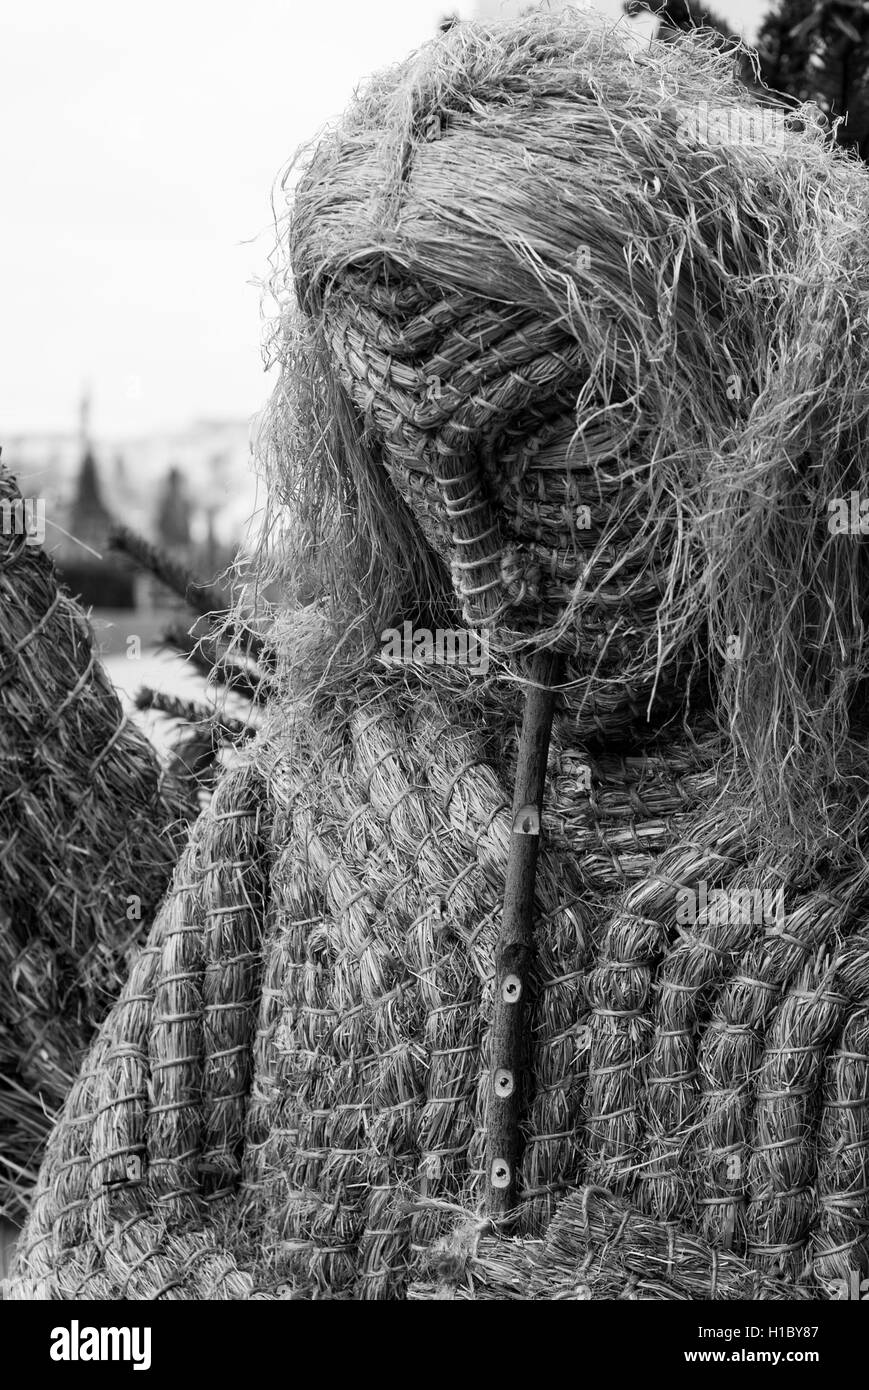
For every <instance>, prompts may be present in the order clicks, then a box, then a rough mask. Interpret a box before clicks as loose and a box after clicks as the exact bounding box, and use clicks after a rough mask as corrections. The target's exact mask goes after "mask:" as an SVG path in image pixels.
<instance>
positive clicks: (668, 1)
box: [622, 0, 733, 40]
mask: <svg viewBox="0 0 869 1390" xmlns="http://www.w3.org/2000/svg"><path fill="white" fill-rule="evenodd" d="M622 9H623V10H624V12H625V14H626V15H628V16H630V18H632V19H633V18H634V17H635V16H636V15H638V14H642V13H643V11H647V12H648V13H649V14H653V15H657V17H658V21H659V28H658V37H659V38H661V39H664V40H666V38H667V32H666V31H667V30H668V29H681V30H687V29H703V28H705V29H714V30H715V31H716V32H717V33H719V34H721V35H722V37H723V38H726V39H732V38H733V30H732V28H731V27H730V25H729V24H728V23H727V21H726V20H724V19H722V18H721V17H720V16H719V15H717V14H715V12H714V11H713V10H710V9H707V7H706V6H705V5H701V4H698V3H696V0H691V3H690V4H688V0H624V3H623V4H622Z"/></svg>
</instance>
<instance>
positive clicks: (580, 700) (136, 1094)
mask: <svg viewBox="0 0 869 1390" xmlns="http://www.w3.org/2000/svg"><path fill="white" fill-rule="evenodd" d="M867 226H869V174H867V171H866V169H865V168H863V167H862V166H861V165H859V164H858V163H857V162H856V160H853V159H852V158H850V157H849V156H847V155H846V154H844V153H843V152H842V151H841V150H836V149H834V148H832V142H831V140H830V133H829V131H828V130H825V128H824V127H823V125H822V124H821V123H820V122H819V121H818V120H817V118H816V115H815V113H814V112H813V111H812V110H810V109H808V108H795V109H794V110H792V111H790V112H785V111H784V110H783V109H781V108H779V107H776V106H775V105H774V104H773V103H770V104H769V105H768V106H767V107H765V108H761V107H760V106H757V105H753V104H752V102H751V99H750V98H749V97H748V96H747V94H746V91H745V89H744V88H743V87H741V86H740V85H739V83H738V82H737V81H736V79H735V78H734V76H733V59H732V56H728V55H727V54H722V53H720V52H718V51H717V50H716V48H715V46H714V45H706V44H704V42H703V41H702V39H693V38H682V39H677V40H676V41H674V42H668V43H666V44H660V45H656V44H653V45H652V46H651V48H650V49H649V50H648V51H647V52H642V53H638V52H636V51H631V50H628V49H627V48H625V47H623V45H622V43H621V41H620V40H619V37H618V34H617V33H615V32H614V31H613V29H612V27H611V26H609V25H607V24H605V23H604V22H603V21H600V20H597V19H594V18H590V17H589V16H588V15H586V14H579V13H577V12H575V11H568V12H565V14H564V15H562V16H558V17H553V16H551V15H544V16H534V17H530V18H525V19H522V20H519V21H516V22H515V23H512V24H498V23H493V24H464V23H459V24H456V25H454V26H452V27H451V28H450V29H449V31H448V32H446V33H444V34H443V35H441V36H440V37H439V38H438V39H436V40H435V41H433V42H432V43H431V44H429V45H427V46H426V47H425V48H423V49H422V50H421V51H420V52H418V53H417V54H415V55H413V56H412V57H411V58H410V59H409V60H408V61H407V62H406V63H404V64H402V65H400V66H399V67H397V68H395V69H394V70H392V71H389V72H387V73H385V74H383V75H381V76H379V77H377V78H375V79H373V80H372V81H371V82H370V83H369V84H368V85H367V86H366V87H365V88H364V89H363V91H362V92H361V94H360V95H359V96H358V97H357V98H356V99H355V100H354V102H353V104H352V106H351V107H350V109H349V111H348V112H347V114H346V115H345V117H344V119H343V120H342V121H341V122H340V124H338V125H337V126H336V127H335V128H334V129H333V130H330V131H329V132H327V133H326V134H325V135H323V136H322V137H321V138H320V139H319V140H318V141H317V142H316V144H315V145H314V146H313V147H312V148H311V150H309V151H308V152H307V154H306V156H305V159H304V165H303V168H302V170H301V173H300V176H299V179H298V183H297V186H296V187H295V190H294V193H293V197H292V206H291V210H290V211H289V213H288V217H287V220H286V223H285V224H283V225H282V234H281V240H280V245H279V248H278V253H277V256H276V259H275V264H274V282H273V283H274V290H275V293H276V295H277V297H278V300H279V303H280V306H281V313H280V317H279V322H278V325H277V330H276V337H275V342H276V347H277V350H278V352H279V355H280V359H281V363H282V375H281V381H280V385H279V387H278V390H277V392H276V395H275V398H274V403H273V407H272V411H271V416H270V426H269V429H268V431H267V433H266V435H265V437H264V441H263V450H262V452H263V456H264V459H265V464H266V467H267V469H268V473H269V477H270V484H271V501H272V510H273V525H272V526H271V527H270V528H269V530H268V535H267V538H266V540H265V541H264V545H263V554H262V557H261V565H260V572H261V577H262V580H263V582H266V581H268V582H274V581H275V580H280V581H281V582H282V584H283V592H284V594H285V599H284V602H283V604H282V605H281V606H280V608H279V610H278V611H276V612H275V615H274V622H273V628H272V634H271V638H270V640H271V642H272V644H273V647H274V650H275V651H276V653H277V662H276V671H275V676H274V683H273V693H272V697H271V700H270V703H269V704H268V706H267V707H266V710H265V714H264V726H263V727H262V729H261V730H260V732H259V734H258V735H257V737H256V738H255V739H254V740H251V741H249V742H248V743H246V744H245V747H244V750H243V753H242V755H241V757H240V759H239V761H238V763H237V765H236V766H234V767H233V768H231V769H230V770H228V771H227V772H226V773H225V774H224V775H223V777H222V779H221V780H220V781H219V783H218V785H217V787H216V789H215V792H214V796H213V799H212V801H211V804H210V806H209V807H208V809H207V810H205V811H204V812H203V813H202V815H201V816H200V818H199V819H198V821H197V823H196V825H195V827H194V829H193V831H192V833H191V836H190V839H189V842H188V844H187V846H186V848H185V849H184V852H183V854H182V855H181V858H180V860H179V863H178V866H177V869H176V873H175V877H174V881H173V884H172V887H171V889H170V891H169V893H168V895H167V896H166V898H165V900H164V902H163V904H162V906H161V907H160V909H159V911H158V912H157V914H156V916H155V918H154V922H153V926H152V928H151V930H150V934H149V936H148V939H147V942H146V944H145V946H144V947H143V949H142V950H141V951H140V952H139V953H138V955H137V956H136V958H135V960H134V961H133V964H132V966H131V969H130V973H129V976H128V979H127V982H126V984H125V985H124V987H123V989H122V990H121V992H120V995H119V997H118V999H117V1002H116V1004H115V1006H114V1008H113V1009H112V1011H111V1013H110V1014H109V1016H108V1018H107V1019H106V1021H105V1023H104V1024H103V1025H102V1027H101V1029H100V1031H99V1034H98V1037H97V1039H96V1041H95V1043H94V1045H93V1047H92V1049H91V1052H90V1054H89V1056H88V1058H87V1059H86V1061H85V1062H84V1064H83V1065H82V1068H81V1070H80V1073H79V1075H78V1078H77V1080H76V1081H75V1084H74V1085H73V1087H72V1090H71V1092H70V1094H69V1097H68V1099H67V1102H66V1106H65V1108H64V1111H63V1115H62V1117H61V1119H60V1120H59V1122H58V1124H57V1126H56V1128H55V1130H54V1132H53V1135H52V1137H51V1140H50V1142H49V1145H48V1149H47V1153H46V1157H45V1159H44V1162H43V1165H42V1170H41V1173H40V1178H39V1183H38V1187H37V1191H36V1194H35V1197H34V1200H33V1205H32V1209H31V1215H30V1218H29V1223H28V1225H27V1228H26V1230H25V1232H24V1233H23V1236H22V1240H21V1242H20V1248H19V1252H18V1264H17V1270H16V1272H15V1273H14V1275H13V1278H12V1280H11V1283H10V1286H9V1292H10V1294H11V1295H12V1296H17V1297H33V1296H37V1297H53V1298H120V1297H126V1298H153V1297H164V1298H247V1297H263V1298H309V1297H332V1298H357V1299H384V1298H404V1297H410V1298H429V1297H437V1298H443V1297H460V1298H461V1297H467V1298H471V1297H480V1298H505V1299H508V1298H514V1297H518V1298H540V1299H549V1298H552V1299H556V1298H564V1297H567V1298H592V1299H596V1298H612V1297H621V1296H627V1297H635V1298H744V1297H750V1298H759V1299H760V1298H804V1297H828V1296H832V1294H833V1291H834V1290H835V1287H836V1285H835V1282H834V1281H836V1280H838V1279H840V1278H841V1277H847V1273H848V1271H849V1270H853V1269H859V1270H860V1271H862V1272H863V1273H866V1272H867V1257H869V1249H867V1245H869V1089H867V1077H869V936H867V933H866V929H865V915H866V908H867V905H869V869H867V863H866V857H865V853H864V848H863V846H864V843H865V832H866V815H865V809H864V808H865V805H866V791H867V786H866V769H867V767H869V759H867V752H869V749H867V730H866V727H865V722H863V713H862V712H863V709H864V707H865V688H866V686H865V683H866V676H867V669H869V641H867V631H869V629H867V623H866V619H867V614H866V608H867V603H869V599H867V595H869V574H867V560H866V556H867V551H866V546H865V542H864V541H863V539H862V536H861V526H860V518H861V516H862V512H861V510H860V500H859V494H860V488H861V484H865V477H864V472H863V470H864V468H865V460H866V458H867V457H869V256H867V241H866V238H867V233H866V228H867ZM855 518H856V521H855ZM303 594H304V596H305V598H306V600H307V601H306V602H304V603H303V602H301V601H300V596H301V595H303ZM397 634H398V636H397ZM408 634H409V635H410V640H409V643H408V642H405V643H404V645H403V646H402V645H401V642H404V639H405V638H407V637H408ZM469 634H470V637H469ZM399 636H400V637H401V642H398V637H399ZM448 638H449V639H450V640H451V641H452V642H453V646H452V648H451V649H449V648H448V644H447V639H448ZM460 638H461V639H462V640H463V641H464V645H462V642H461V641H460V640H459V639H460ZM465 639H467V640H465ZM471 639H473V640H471ZM397 642H398V646H396V643H397ZM408 646H410V648H411V651H410V657H411V658H413V653H416V656H415V658H414V659H407V658H408ZM481 651H482V653H483V655H484V657H485V659H484V660H483V659H480V660H476V659H475V660H474V661H473V662H472V661H471V660H470V654H471V653H476V654H477V655H479V653H480V652H481ZM457 652H458V653H459V656H460V657H461V658H462V659H457V658H456V653H457ZM397 653H398V655H397ZM544 677H545V678H544ZM535 710H536V711H537V715H534V714H533V712H534V711H535ZM523 711H524V712H523ZM529 711H531V712H532V713H531V714H529ZM548 713H551V714H552V732H551V743H550V747H549V753H548V764H547V765H546V768H545V770H546V779H545V785H541V786H540V787H539V788H537V789H535V787H534V766H533V758H531V755H530V754H529V752H528V749H529V747H531V748H532V752H533V753H535V755H536V756H537V757H538V759H539V758H540V757H541V756H542V752H543V751H544V750H545V747H546V738H545V736H543V735H542V734H540V732H539V730H540V728H541V727H542V723H543V722H545V720H546V719H548ZM532 716H533V717H532ZM538 716H539V719H540V721H541V723H540V724H539V725H537V724H535V719H536V718H537V717H538ZM523 721H524V722H523ZM520 727H521V728H522V731H523V732H522V735H521V737H520V732H519V731H520ZM535 730H536V731H537V734H536V735H535ZM529 732H530V734H531V735H535V737H536V743H535V741H534V738H533V737H532V738H530V739H528V740H527V739H526V734H528V733H529ZM537 735H539V736H537ZM532 745H533V747H532ZM529 758H530V761H529ZM541 778H542V773H541ZM529 789H530V790H529ZM520 792H521V796H520V795H519V793H520ZM538 792H539V793H540V795H538ZM517 801H518V802H519V812H518V814H517ZM541 804H542V824H541V825H540V826H538V825H537V820H536V817H537V816H538V814H539V812H540V806H541ZM538 830H539V832H540V833H537V832H538ZM527 836H531V837H533V838H534V840H535V846H534V855H531V854H530V853H526V856H525V859H524V860H523V861H522V863H523V864H524V868H523V875H524V876H522V875H520V879H521V883H520V884H519V886H520V888H521V890H522V892H524V893H525V894H526V898H527V894H528V891H529V885H530V886H531V889H533V896H532V897H531V898H530V902H531V905H532V906H533V920H532V921H531V923H530V928H529V931H530V935H529V934H526V936H524V937H521V936H518V935H517V936H509V933H508V936H509V940H507V941H506V944H505V938H504V935H503V933H504V930H505V923H506V919H507V915H508V908H509V912H510V914H511V917H510V921H511V923H512V926H511V931H512V930H513V927H515V925H516V922H517V921H519V920H520V918H521V916H522V914H521V912H520V913H519V914H518V917H517V915H516V901H518V899H514V898H512V897H511V891H512V889H511V884H513V887H515V886H516V883H515V882H514V880H513V878H511V875H512V874H513V872H514V870H513V868H511V865H514V864H515V863H516V862H518V860H517V859H516V854H517V851H516V848H515V846H516V844H517V843H518V841H519V839H520V838H522V837H527ZM535 856H536V863H535ZM516 882H519V879H517V880H516ZM520 925H521V923H520ZM525 925H526V927H527V926H528V923H527V922H526V923H525ZM507 947H509V948H510V950H512V951H513V952H514V955H513V957H511V959H513V960H514V961H515V963H516V969H515V970H513V971H512V972H511V973H510V974H509V975H507V974H504V973H503V971H502V966H503V961H504V959H505V950H506V949H507ZM523 972H524V973H523ZM511 981H512V982H511ZM517 982H518V985H519V986H521V990H519V989H517ZM511 989H513V991H514V995H515V994H517V993H521V994H522V997H523V999H524V1003H523V1008H524V1013H523V1014H522V1015H521V1017H522V1019H523V1020H524V1021H523V1024H522V1028H521V1030H520V1031H519V1033H518V1034H517V1033H516V1032H515V1030H514V1032H513V1033H509V1030H508V1029H507V1028H506V1025H505V1023H504V1019H505V1017H506V1014H505V1009H506V1007H507V1001H508V996H509V993H510V990H511ZM513 1016H514V1015H510V1017H513ZM515 1016H516V1017H518V1016H519V1015H515ZM508 1033H509V1036H508ZM517 1038H518V1042H517ZM507 1042H509V1043H510V1046H511V1047H512V1048H513V1052H512V1053H511V1056H512V1057H513V1059H514V1061H513V1062H511V1064H510V1066H507V1067H504V1066H503V1065H502V1060H501V1051H500V1049H501V1048H502V1046H506V1043H507ZM502 1086H503V1095H502V1094H501V1092H500V1091H499V1087H502ZM508 1093H509V1096H508ZM507 1099H509V1101H510V1107H511V1108H510V1109H509V1114H510V1115H511V1116H512V1117H513V1118H512V1120H511V1122H510V1125H508V1126H507V1127H506V1128H505V1127H504V1126H503V1125H502V1118H503V1116H504V1115H506V1114H507V1113H508V1111H506V1110H504V1111H502V1110H500V1109H499V1108H498V1107H500V1106H502V1105H503V1104H505V1103H506V1101H507ZM498 1126H501V1129H500V1130H499V1129H498ZM511 1126H512V1128H511ZM502 1132H503V1135H504V1136H507V1137H508V1138H509V1139H510V1143H511V1144H512V1145H513V1147H512V1149H511V1150H510V1152H509V1153H507V1151H506V1150H505V1153H504V1154H503V1155H500V1156H499V1155H497V1154H496V1159H497V1162H496V1164H495V1165H494V1166H493V1164H492V1162H491V1159H492V1134H493V1133H498V1134H500V1133H502ZM505 1142H506V1140H505ZM511 1155H512V1156H511ZM499 1164H500V1167H499V1166H498V1165H499ZM501 1192H506V1193H507V1194H508V1196H509V1201H508V1200H506V1199H505V1198H503V1197H499V1196H498V1195H497V1194H498V1193H501Z"/></svg>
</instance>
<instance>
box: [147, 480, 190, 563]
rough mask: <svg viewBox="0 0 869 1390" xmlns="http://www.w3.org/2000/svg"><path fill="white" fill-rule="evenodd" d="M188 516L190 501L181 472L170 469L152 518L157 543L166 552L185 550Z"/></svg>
mask: <svg viewBox="0 0 869 1390" xmlns="http://www.w3.org/2000/svg"><path fill="white" fill-rule="evenodd" d="M190 516H191V507H190V501H189V498H188V497H187V492H186V489H185V487H184V478H183V476H182V473H181V470H180V469H179V468H170V469H169V472H168V473H167V474H166V480H165V482H164V484H163V488H162V490H161V493H160V497H159V500H158V502H157V512H156V516H155V518H154V526H155V529H156V532H157V540H158V543H159V544H160V545H162V546H163V547H164V548H165V549H166V550H186V549H187V548H188V547H189V545H190Z"/></svg>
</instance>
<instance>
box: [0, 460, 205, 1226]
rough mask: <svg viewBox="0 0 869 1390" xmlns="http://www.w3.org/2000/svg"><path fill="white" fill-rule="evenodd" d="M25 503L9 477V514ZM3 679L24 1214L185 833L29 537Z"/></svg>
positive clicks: (13, 1032)
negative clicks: (53, 1123)
mask: <svg viewBox="0 0 869 1390" xmlns="http://www.w3.org/2000/svg"><path fill="white" fill-rule="evenodd" d="M19 496H20V494H19V492H18V489H17V487H16V486H15V484H14V482H13V481H12V480H11V479H10V478H9V477H8V476H7V475H0V502H9V503H13V504H14V502H15V501H16V500H17V499H18V498H19ZM0 671H2V678H0V843H2V853H0V1074H2V1078H3V1080H2V1083H0V1207H3V1206H5V1207H6V1208H7V1209H8V1210H10V1211H12V1210H14V1208H15V1205H16V1197H17V1191H18V1189H19V1188H21V1189H23V1188H25V1187H26V1182H27V1178H28V1174H31V1175H35V1172H36V1167H37V1166H38V1158H39V1153H40V1148H41V1144H42V1143H43V1142H44V1140H45V1138H46V1136H47V1133H48V1129H49V1125H50V1115H51V1112H52V1111H54V1110H56V1109H57V1108H58V1106H59V1105H60V1103H61V1101H62V1100H63V1098H64V1097H65V1095H66V1093H67V1091H68V1090H69V1087H70V1085H71V1083H72V1080H73V1078H74V1076H75V1074H76V1072H77V1070H78V1067H79V1065H80V1062H81V1059H82V1056H83V1054H84V1050H85V1047H86V1045H87V1043H88V1042H89V1041H90V1038H91V1036H92V1034H93V1032H94V1029H95V1028H96V1026H97V1024H98V1023H99V1022H100V1021H101V1020H102V1018H103V1016H104V1015H105V1013H106V1012H107V1010H108V1008H109V1005H110V1004H111V1003H112V1002H113V1000H114V999H115V998H116V997H117V994H118V991H119V989H120V985H121V983H122V981H123V979H124V977H125V975H126V972H127V966H128V958H129V956H130V954H131V953H132V952H133V950H134V948H135V947H136V946H137V945H138V944H139V942H140V940H141V938H142V936H143V934H144V932H145V930H146V929H147V927H148V925H149V923H150V921H151V919H152V917H153V914H154V910H155V908H156V907H157V904H158V903H159V901H160V898H161V897H162V895H163V893H164V891H165V888H166V885H167V883H168V881H169V879H170V876H171V873H172V867H173V865H174V862H175V860H176V858H177V855H178V851H179V848H180V842H181V826H180V825H179V824H178V819H179V805H178V804H177V799H176V798H175V796H174V792H173V788H172V787H171V786H170V785H167V784H165V782H164V779H163V778H162V776H161V772H160V766H159V763H158V760H157V757H156V755H155V753H154V752H153V750H152V749H151V747H150V745H149V744H148V743H147V741H146V740H145V738H144V737H143V736H142V735H141V734H140V733H139V732H138V731H137V730H136V729H135V727H134V726H132V725H131V724H130V723H129V722H128V721H127V719H126V718H125V716H124V715H123V713H122V710H121V707H120V704H119V702H118V700H117V697H116V696H115V694H114V691H113V689H112V687H111V684H110V682H109V680H108V677H107V676H106V674H105V672H104V671H103V669H102V667H101V666H100V664H99V662H98V660H97V659H96V656H95V652H94V646H93V638H92V634H91V630H90V626H89V624H88V621H87V619H86V617H85V616H84V614H83V613H82V612H81V610H80V609H79V608H78V606H77V605H76V604H75V603H74V602H73V601H72V599H71V598H70V597H69V596H68V595H67V594H66V593H65V592H64V591H63V590H62V589H61V588H60V587H59V586H58V583H57V580H56V578H55V574H54V570H53V567H52V565H51V562H50V561H49V560H48V558H47V557H46V556H45V554H44V553H43V552H42V551H41V550H40V548H39V547H38V546H36V545H34V544H33V543H32V540H28V538H27V537H26V535H25V534H23V533H21V534H15V533H14V532H10V533H9V534H3V535H0ZM31 1181H32V1176H31Z"/></svg>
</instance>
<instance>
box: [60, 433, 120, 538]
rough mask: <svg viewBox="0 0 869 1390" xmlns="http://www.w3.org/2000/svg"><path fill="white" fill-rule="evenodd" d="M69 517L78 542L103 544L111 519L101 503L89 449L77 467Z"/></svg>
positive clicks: (91, 453) (99, 490) (96, 476)
mask: <svg viewBox="0 0 869 1390" xmlns="http://www.w3.org/2000/svg"><path fill="white" fill-rule="evenodd" d="M70 517H71V527H72V532H73V535H75V536H76V537H77V538H78V539H79V540H82V541H85V542H87V543H92V542H93V541H95V540H96V541H97V542H98V543H99V544H101V545H102V544H104V543H105V535H106V532H107V529H108V525H109V521H110V520H111V518H110V516H109V511H108V508H107V507H106V505H105V503H104V502H103V494H102V488H101V486H100V478H99V473H98V472H97V461H96V459H95V458H94V456H93V452H92V450H91V449H90V448H86V449H85V452H84V455H83V457H82V461H81V465H80V467H79V472H78V479H77V481H76V486H75V497H74V499H73V504H72V511H71V513H70Z"/></svg>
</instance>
